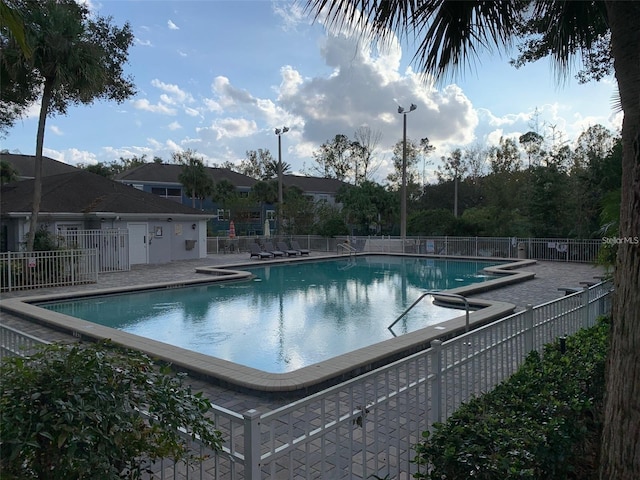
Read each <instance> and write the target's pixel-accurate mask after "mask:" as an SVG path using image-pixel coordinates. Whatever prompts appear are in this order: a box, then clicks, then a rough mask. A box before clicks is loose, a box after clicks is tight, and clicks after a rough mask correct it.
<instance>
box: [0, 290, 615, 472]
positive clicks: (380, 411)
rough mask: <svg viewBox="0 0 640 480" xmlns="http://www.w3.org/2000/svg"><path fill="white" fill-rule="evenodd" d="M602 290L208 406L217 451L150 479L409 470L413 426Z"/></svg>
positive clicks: (604, 302)
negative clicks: (379, 361)
mask: <svg viewBox="0 0 640 480" xmlns="http://www.w3.org/2000/svg"><path fill="white" fill-rule="evenodd" d="M611 291H612V287H611V283H610V282H604V283H600V284H598V285H595V286H593V287H590V288H588V289H587V288H585V290H583V291H581V292H577V293H574V294H572V295H567V296H565V297H562V298H560V299H558V300H555V301H553V302H548V303H545V304H542V305H538V306H536V307H532V306H528V307H527V309H526V310H525V311H523V312H519V313H516V314H514V315H511V316H509V317H506V318H504V319H501V320H498V321H496V322H494V323H491V324H489V325H486V326H484V327H481V328H478V329H476V330H472V331H471V332H468V333H466V334H464V335H460V336H458V337H455V338H453V339H450V340H448V341H446V342H441V341H439V340H434V341H433V342H432V346H431V348H429V349H427V350H424V351H421V352H418V353H416V354H413V355H411V356H409V357H406V358H403V359H401V360H398V361H396V362H394V363H392V364H390V365H387V366H384V367H381V368H379V369H376V370H373V371H371V372H369V373H366V374H364V375H361V376H359V377H357V378H354V379H352V380H349V381H346V382H344V383H341V384H339V385H336V386H334V387H331V388H328V389H326V390H324V391H321V392H318V393H316V394H314V395H311V396H308V397H306V398H303V399H301V400H298V401H295V402H293V403H290V404H288V405H286V406H283V407H281V408H278V409H276V410H273V411H269V412H265V413H262V414H261V413H259V412H257V411H255V410H251V411H248V412H245V413H244V415H240V414H238V413H235V412H232V411H229V410H227V409H224V408H222V407H218V406H214V407H213V410H212V415H214V420H215V422H216V425H217V427H218V429H219V430H220V431H221V432H222V433H223V437H224V439H225V444H224V449H223V451H222V452H212V451H210V450H208V449H207V448H206V446H203V445H201V444H199V443H198V442H194V443H193V448H194V451H195V452H199V453H201V454H203V455H204V456H205V457H206V459H205V460H204V461H203V462H199V463H197V464H193V465H184V464H174V463H173V462H171V461H169V460H163V461H161V462H157V463H156V464H155V465H154V468H153V470H154V472H155V476H154V477H153V478H158V477H159V478H180V479H186V478H200V479H247V480H258V479H268V480H275V479H326V478H331V479H362V480H364V479H369V478H375V477H378V478H387V477H388V478H394V479H396V478H405V479H408V478H411V475H412V474H413V473H415V472H416V471H417V469H418V466H417V465H415V464H413V463H412V462H411V460H412V459H413V458H414V456H415V454H414V452H413V450H412V449H413V446H414V445H415V444H416V443H417V442H418V441H420V439H421V433H422V432H423V431H425V430H428V429H429V428H430V427H431V425H432V424H433V423H434V422H441V421H444V420H446V419H447V418H448V417H449V416H450V415H451V414H452V413H453V412H454V411H455V410H456V409H457V408H458V407H459V406H460V405H461V404H462V403H463V402H466V401H468V400H469V399H471V398H472V397H473V396H477V395H481V394H482V393H484V392H487V391H490V390H491V389H493V388H494V387H495V386H496V385H497V384H499V383H500V382H502V381H503V380H505V379H506V378H508V377H509V376H510V375H511V374H513V373H514V372H515V371H516V370H517V369H518V367H519V366H520V365H521V364H522V363H523V361H524V359H525V357H526V356H527V354H528V353H529V352H530V351H532V350H538V351H541V350H542V348H543V346H544V345H545V344H547V343H549V342H552V341H554V340H555V339H557V338H558V337H561V336H565V335H570V334H573V333H575V332H576V331H578V330H579V329H581V328H583V327H589V326H591V325H593V324H594V323H595V320H596V318H597V317H598V316H600V315H604V314H607V313H608V312H610V309H611ZM4 328H6V327H4ZM1 338H2V341H3V342H4V341H5V337H4V335H3V336H2V337H1ZM13 349H15V347H14V348H13ZM150 478H151V477H150Z"/></svg>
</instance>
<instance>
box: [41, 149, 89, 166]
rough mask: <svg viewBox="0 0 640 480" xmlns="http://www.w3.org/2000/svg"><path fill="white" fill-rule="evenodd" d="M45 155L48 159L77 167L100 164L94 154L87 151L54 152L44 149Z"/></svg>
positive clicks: (68, 150)
mask: <svg viewBox="0 0 640 480" xmlns="http://www.w3.org/2000/svg"><path fill="white" fill-rule="evenodd" d="M43 153H44V154H45V155H46V156H47V157H50V158H53V159H54V160H58V161H59V162H63V163H67V164H69V165H73V166H77V165H79V164H81V163H82V164H83V165H94V164H96V163H98V159H97V157H96V155H95V154H94V153H92V152H87V151H85V150H78V149H77V148H69V149H67V150H52V149H49V148H44V149H43Z"/></svg>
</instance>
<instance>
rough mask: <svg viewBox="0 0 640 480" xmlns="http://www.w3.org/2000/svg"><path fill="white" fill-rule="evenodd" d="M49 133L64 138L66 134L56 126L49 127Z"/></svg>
mask: <svg viewBox="0 0 640 480" xmlns="http://www.w3.org/2000/svg"><path fill="white" fill-rule="evenodd" d="M49 131H50V132H51V133H53V134H55V135H58V136H62V135H64V133H63V132H62V130H60V127H58V126H56V125H50V126H49Z"/></svg>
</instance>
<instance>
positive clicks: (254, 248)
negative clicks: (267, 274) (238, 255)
mask: <svg viewBox="0 0 640 480" xmlns="http://www.w3.org/2000/svg"><path fill="white" fill-rule="evenodd" d="M253 257H258V258H259V259H260V260H262V259H263V258H272V257H273V253H271V252H263V251H262V250H261V249H260V245H258V244H257V243H250V244H249V258H253Z"/></svg>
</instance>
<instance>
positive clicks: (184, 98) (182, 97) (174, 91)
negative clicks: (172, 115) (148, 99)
mask: <svg viewBox="0 0 640 480" xmlns="http://www.w3.org/2000/svg"><path fill="white" fill-rule="evenodd" d="M151 85H152V86H154V87H156V88H157V89H159V90H162V91H163V92H166V93H167V95H162V96H161V97H160V98H161V100H162V101H163V102H165V103H170V104H175V103H190V102H193V96H192V95H191V94H190V93H188V92H185V91H184V90H182V89H181V88H180V87H179V86H178V85H174V84H171V83H164V82H161V81H160V80H158V79H157V78H154V79H153V80H151Z"/></svg>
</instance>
